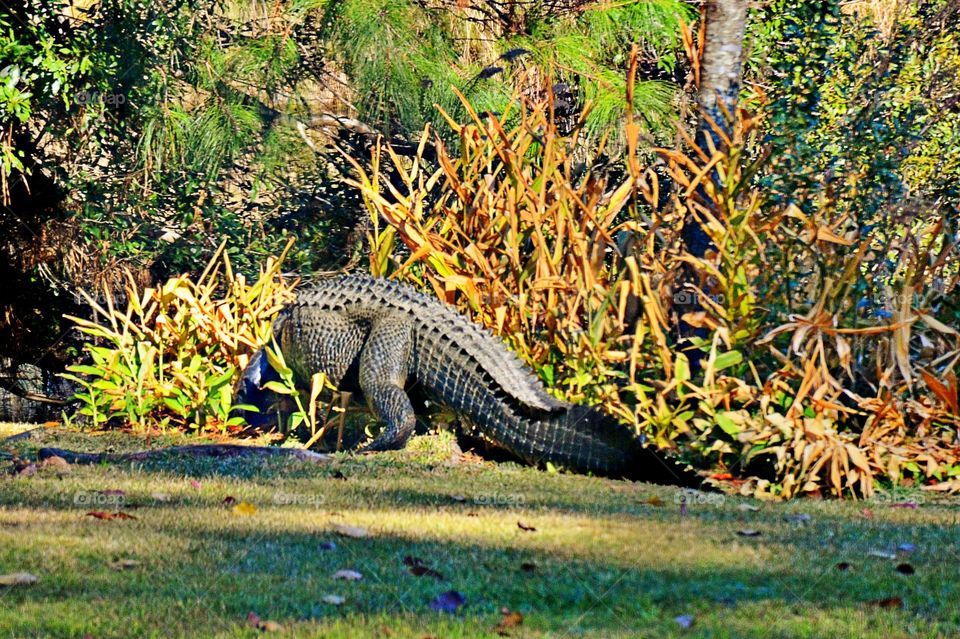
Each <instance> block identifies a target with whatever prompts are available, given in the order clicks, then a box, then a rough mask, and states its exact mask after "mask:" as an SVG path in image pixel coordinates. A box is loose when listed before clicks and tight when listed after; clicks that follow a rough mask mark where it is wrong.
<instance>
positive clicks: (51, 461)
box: [40, 455, 73, 473]
mask: <svg viewBox="0 0 960 639" xmlns="http://www.w3.org/2000/svg"><path fill="white" fill-rule="evenodd" d="M40 468H46V469H50V470H53V471H56V472H58V473H69V472H70V471H71V470H73V468H72V467H71V466H70V462H68V461H67V460H66V459H64V458H63V457H58V456H57V455H53V456H51V457H47V458H46V459H44V460H43V461H42V462H40Z"/></svg>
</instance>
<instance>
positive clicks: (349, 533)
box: [333, 524, 370, 539]
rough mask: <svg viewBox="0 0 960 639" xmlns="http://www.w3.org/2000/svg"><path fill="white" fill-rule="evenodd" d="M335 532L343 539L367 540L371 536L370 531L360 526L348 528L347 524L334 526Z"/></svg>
mask: <svg viewBox="0 0 960 639" xmlns="http://www.w3.org/2000/svg"><path fill="white" fill-rule="evenodd" d="M333 532H335V533H337V534H338V535H342V536H343V537H352V538H354V539H365V538H367V537H369V536H370V531H368V530H367V529H366V528H361V527H360V526H348V525H346V524H334V525H333Z"/></svg>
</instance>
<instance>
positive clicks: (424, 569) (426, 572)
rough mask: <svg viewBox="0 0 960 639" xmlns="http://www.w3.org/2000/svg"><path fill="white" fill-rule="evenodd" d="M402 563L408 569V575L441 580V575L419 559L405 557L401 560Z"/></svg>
mask: <svg viewBox="0 0 960 639" xmlns="http://www.w3.org/2000/svg"><path fill="white" fill-rule="evenodd" d="M403 563H404V564H405V565H406V566H409V567H410V574H411V575H413V576H415V577H433V578H434V579H438V580H442V579H443V575H441V574H440V573H439V572H437V571H436V570H434V569H433V568H430V567H429V566H427V565H426V564H425V563H424V561H423V560H422V559H420V558H419V557H413V556H410V555H407V556H406V557H404V558H403Z"/></svg>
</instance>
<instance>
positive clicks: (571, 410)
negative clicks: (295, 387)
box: [275, 275, 670, 481]
mask: <svg viewBox="0 0 960 639" xmlns="http://www.w3.org/2000/svg"><path fill="white" fill-rule="evenodd" d="M275 334H276V335H277V338H278V342H279V344H280V349H281V351H282V352H283V355H284V358H285V359H286V360H287V363H288V365H289V366H290V367H291V369H293V371H294V373H295V375H296V377H297V379H298V382H299V383H309V382H308V380H309V379H310V377H311V375H313V374H314V373H316V372H318V371H323V372H324V373H326V374H327V376H328V377H329V378H330V379H331V381H332V382H333V383H334V384H336V385H338V386H341V387H350V386H357V385H358V386H359V389H360V390H362V391H363V394H364V396H365V397H366V398H367V402H368V403H369V404H370V407H371V408H372V409H373V410H374V411H375V413H376V414H377V415H378V416H379V417H380V418H381V419H382V420H383V421H384V422H385V424H386V429H385V430H384V432H383V433H382V434H381V435H380V436H379V437H378V438H377V439H376V440H374V442H373V443H372V444H370V445H369V446H368V449H370V450H386V449H390V448H399V447H402V446H403V445H404V444H405V443H406V440H407V439H408V438H409V436H410V435H411V433H412V432H413V429H414V424H415V418H414V411H413V407H412V406H411V404H410V400H409V398H408V396H407V394H406V392H405V390H404V389H405V388H409V387H410V386H411V385H412V384H417V385H419V386H421V387H423V389H425V390H426V391H427V392H428V393H429V394H430V395H432V396H433V397H434V398H436V399H437V400H439V401H440V402H442V403H444V404H446V405H447V406H449V407H450V408H452V409H453V410H455V411H457V412H458V413H460V414H461V415H463V416H464V417H465V418H467V419H468V420H469V421H471V422H472V423H473V424H475V425H476V426H477V427H478V428H479V429H480V431H481V432H483V433H484V434H485V435H486V436H488V437H489V438H490V439H492V440H494V441H495V442H497V443H498V444H500V445H501V446H503V447H504V448H506V449H508V450H510V451H511V452H513V453H514V454H515V455H517V456H518V457H520V458H522V459H524V460H525V461H527V462H529V463H532V464H541V463H543V462H547V461H549V462H552V463H554V464H557V465H561V466H564V467H566V468H569V469H572V470H577V471H580V472H594V473H598V474H604V475H615V476H622V475H630V476H638V475H639V476H644V475H650V476H656V475H657V474H658V471H662V470H664V467H662V463H661V462H660V461H659V459H658V458H657V457H656V456H654V455H653V454H652V453H648V452H647V451H645V450H644V449H643V448H642V447H641V446H640V445H639V443H638V442H637V440H636V439H635V438H634V437H633V435H632V434H631V433H629V432H628V430H627V429H626V428H625V427H623V426H622V425H620V424H619V423H617V422H616V420H614V419H612V418H610V417H607V416H605V415H603V414H602V413H600V412H599V411H596V410H594V409H591V408H589V407H586V406H579V405H571V404H568V403H565V402H562V401H560V400H558V399H556V398H554V397H552V396H551V395H549V394H548V393H547V392H546V390H545V389H544V387H543V385H542V384H541V383H540V381H539V379H537V378H536V377H535V376H534V375H533V374H532V373H531V372H530V371H529V369H527V367H526V366H525V365H524V364H523V363H522V362H521V361H520V360H519V359H518V358H517V356H516V355H515V354H514V353H513V352H511V351H510V350H509V349H508V348H507V347H506V345H505V344H504V343H503V342H502V341H501V340H500V339H499V338H497V337H496V336H494V335H493V334H492V333H491V332H489V331H488V330H486V329H484V328H482V327H481V326H479V325H477V324H474V323H472V322H470V321H469V320H467V319H466V318H465V317H463V316H462V315H460V314H459V313H457V312H456V310H455V309H453V308H452V307H450V306H447V305H446V304H444V303H442V302H440V301H439V300H437V299H435V298H432V297H429V296H426V295H422V294H420V293H418V292H417V291H415V290H414V289H412V288H410V287H408V286H405V285H401V284H398V283H396V282H391V281H388V280H383V279H375V278H371V277H367V276H361V275H351V276H345V277H338V278H334V279H329V280H323V281H321V282H319V283H317V284H315V285H313V286H312V287H310V288H308V289H304V290H301V292H300V293H299V296H298V299H297V301H296V302H295V303H294V304H293V305H291V306H290V307H289V308H288V309H287V310H285V312H284V314H283V315H282V316H281V319H280V320H278V323H277V325H276V326H275ZM637 464H644V465H648V464H655V465H660V466H661V468H659V469H657V468H648V469H647V470H648V471H652V472H643V470H642V469H638V468H636V465H637ZM638 471H639V472H638ZM668 475H669V473H668ZM669 479H670V478H669V476H667V480H668V481H669Z"/></svg>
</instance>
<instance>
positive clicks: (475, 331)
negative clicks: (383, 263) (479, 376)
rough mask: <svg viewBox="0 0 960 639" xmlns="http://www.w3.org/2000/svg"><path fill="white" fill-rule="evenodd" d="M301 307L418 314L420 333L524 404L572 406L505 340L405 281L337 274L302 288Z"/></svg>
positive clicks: (557, 408)
mask: <svg viewBox="0 0 960 639" xmlns="http://www.w3.org/2000/svg"><path fill="white" fill-rule="evenodd" d="M295 305H296V306H317V307H320V308H322V309H324V310H345V309H348V308H361V309H362V308H370V307H373V308H383V309H384V310H387V309H391V310H393V311H402V312H405V313H407V314H409V315H410V316H411V317H413V318H414V325H415V327H416V328H415V330H416V331H418V332H419V331H424V332H429V333H431V334H432V336H433V337H438V338H440V340H441V341H443V342H445V343H447V344H449V346H450V347H451V348H455V349H458V350H460V351H461V352H463V353H464V354H465V355H466V356H468V357H471V358H473V359H474V360H475V361H476V362H477V364H479V365H480V367H481V368H482V369H483V370H484V371H486V372H487V374H489V375H490V377H491V378H492V379H493V380H494V382H496V384H497V385H498V386H499V387H500V389H501V390H502V391H503V392H504V393H505V394H506V395H508V396H510V397H513V398H514V399H516V400H517V401H518V402H520V403H522V404H524V405H526V406H527V407H529V408H532V409H535V410H540V411H547V412H556V411H560V410H564V409H566V408H568V407H569V404H567V403H565V402H562V401H560V400H558V399H556V398H555V397H553V396H551V395H550V394H548V393H547V391H546V390H545V389H544V387H543V385H542V384H541V383H540V380H539V379H538V378H536V377H535V376H534V375H533V374H532V373H531V372H530V371H529V370H528V369H527V368H526V366H525V365H524V364H523V362H521V361H520V359H519V358H518V357H517V356H516V355H515V354H514V353H513V352H512V351H510V349H508V348H507V347H506V345H505V344H504V342H503V340H502V339H501V338H499V337H497V336H496V335H494V334H493V333H492V332H490V331H489V330H488V329H486V328H484V327H482V326H480V325H478V324H475V323H473V322H471V321H470V320H468V319H467V318H466V317H464V316H463V315H461V314H460V313H458V312H457V311H456V309H454V308H453V307H451V306H448V305H447V304H444V303H443V302H441V301H440V300H438V299H436V298H434V297H430V296H428V295H423V294H422V293H419V292H417V291H416V290H415V289H413V288H412V287H410V286H407V285H405V284H400V283H398V282H393V281H390V280H385V279H378V278H374V277H370V276H367V275H347V276H341V277H335V278H330V279H325V280H320V281H318V282H316V283H315V284H313V285H311V286H309V287H307V288H305V289H302V290H301V291H300V292H299V294H298V298H297V301H296V302H295Z"/></svg>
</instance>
